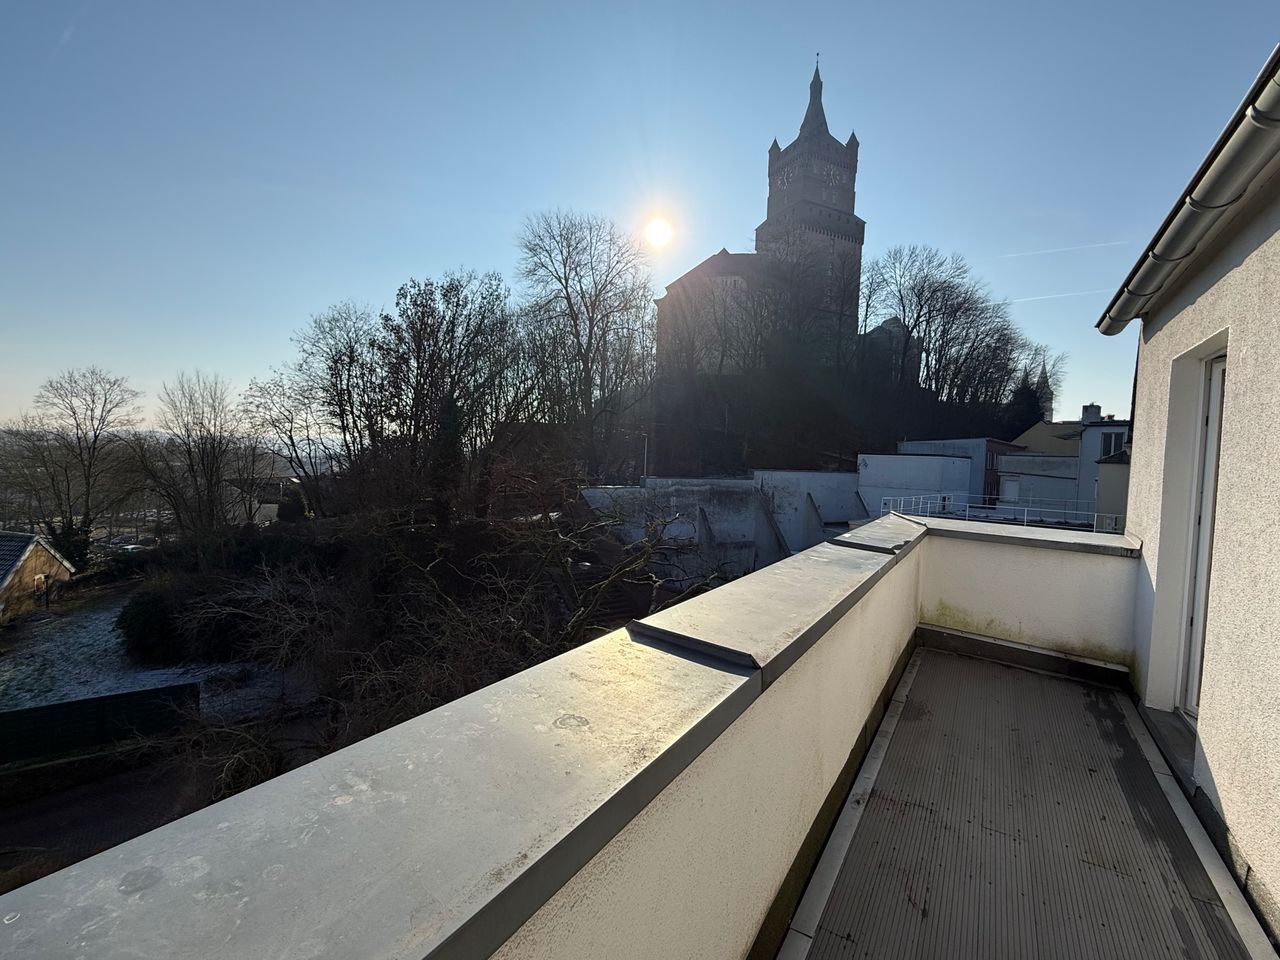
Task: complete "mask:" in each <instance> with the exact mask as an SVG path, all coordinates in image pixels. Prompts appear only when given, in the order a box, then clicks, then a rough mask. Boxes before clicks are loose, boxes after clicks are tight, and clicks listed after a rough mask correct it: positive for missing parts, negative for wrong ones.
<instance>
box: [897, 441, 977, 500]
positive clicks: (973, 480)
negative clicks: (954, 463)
mask: <svg viewBox="0 0 1280 960" xmlns="http://www.w3.org/2000/svg"><path fill="white" fill-rule="evenodd" d="M898 453H907V454H922V453H923V454H942V455H944V456H949V457H968V458H969V493H970V494H972V495H974V496H978V497H980V496H982V488H983V485H984V483H985V481H986V473H987V441H986V439H984V438H981V437H977V438H969V439H960V440H901V441H899V442H898Z"/></svg>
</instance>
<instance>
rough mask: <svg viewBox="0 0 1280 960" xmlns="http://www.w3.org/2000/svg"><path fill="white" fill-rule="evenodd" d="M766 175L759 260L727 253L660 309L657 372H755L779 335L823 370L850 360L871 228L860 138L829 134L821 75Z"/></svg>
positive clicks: (772, 152)
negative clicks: (859, 200)
mask: <svg viewBox="0 0 1280 960" xmlns="http://www.w3.org/2000/svg"><path fill="white" fill-rule="evenodd" d="M768 173H769V199H768V205H767V208H766V213H765V219H764V221H763V222H762V223H761V224H760V225H759V226H758V227H757V228H756V251H755V253H730V252H729V251H728V250H727V249H724V250H721V251H720V252H719V253H717V254H715V255H714V256H711V257H709V258H707V259H706V260H704V261H703V262H702V263H700V264H698V265H697V266H696V267H694V268H693V269H692V270H690V271H689V272H688V273H686V274H684V275H683V276H681V277H680V278H678V279H677V280H675V281H673V282H672V283H671V284H670V285H668V286H667V288H666V293H665V295H664V296H663V297H661V298H660V299H659V300H658V301H657V305H658V362H659V366H660V367H662V368H665V369H667V370H675V369H681V368H684V369H695V370H699V371H704V372H706V371H710V372H717V373H733V372H743V371H746V370H750V369H754V368H756V367H758V366H759V365H761V364H762V363H763V360H764V354H765V352H766V351H767V349H769V347H770V344H771V343H772V342H774V341H776V340H777V338H778V336H779V334H780V333H783V334H788V335H790V336H791V337H792V339H793V340H795V341H796V342H800V341H803V342H804V343H805V344H806V345H807V346H806V349H807V350H808V351H809V357H810V359H811V360H813V361H815V362H817V363H818V364H820V365H825V366H837V367H838V366H840V365H841V358H842V355H851V353H852V350H853V339H854V338H855V337H856V331H857V312H858V292H859V285H860V283H861V274H862V243H863V234H864V232H865V229H866V224H865V223H864V221H863V220H862V219H861V218H860V217H858V215H857V214H856V213H855V212H854V206H855V201H856V196H857V190H856V181H857V175H858V138H857V137H856V136H855V135H853V134H850V135H849V139H848V140H847V141H845V142H843V143H842V142H841V141H840V140H838V139H837V138H836V137H834V136H832V134H831V131H830V129H829V128H828V127H827V117H826V113H825V111H824V110H823V107H822V77H821V75H820V74H819V72H818V69H817V67H815V68H814V71H813V80H812V81H811V82H810V84H809V106H808V109H807V110H806V111H805V115H804V120H803V121H802V122H801V124H800V132H799V134H798V135H797V136H796V138H795V140H794V141H792V143H791V144H790V145H789V146H787V147H780V146H779V145H778V141H777V140H776V139H775V140H774V141H773V144H772V145H771V146H770V147H769V165H768Z"/></svg>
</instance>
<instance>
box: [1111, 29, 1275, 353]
mask: <svg viewBox="0 0 1280 960" xmlns="http://www.w3.org/2000/svg"><path fill="white" fill-rule="evenodd" d="M1277 157H1280V46H1277V47H1275V48H1274V49H1273V50H1272V51H1271V55H1270V56H1269V57H1268V58H1267V62H1266V63H1265V64H1264V65H1263V67H1262V70H1261V72H1259V74H1258V76H1257V79H1255V80H1254V82H1253V85H1252V86H1251V87H1250V88H1249V92H1248V93H1247V94H1245V97H1244V99H1243V100H1242V101H1241V102H1240V105H1239V106H1238V107H1237V108H1236V110H1235V112H1234V113H1233V114H1232V115H1231V119H1230V120H1228V121H1227V125H1226V127H1224V128H1223V131H1222V133H1221V134H1219V136H1218V139H1217V140H1216V141H1215V142H1214V144H1213V147H1212V148H1211V149H1210V150H1209V153H1208V154H1207V155H1206V156H1205V158H1204V160H1203V161H1201V163H1200V166H1199V167H1198V168H1197V170H1196V172H1195V174H1194V175H1193V176H1192V177H1191V182H1190V183H1188V184H1187V187H1186V189H1185V190H1183V191H1182V194H1181V195H1180V196H1179V198H1178V201H1177V203H1175V204H1174V205H1173V209H1172V210H1170V211H1169V214H1168V215H1167V216H1166V217H1165V218H1164V222H1163V223H1161V224H1160V229H1159V230H1157V231H1156V234H1155V236H1154V237H1153V238H1152V239H1151V242H1150V243H1148V244H1147V247H1146V249H1145V250H1144V251H1143V253H1142V255H1141V256H1140V257H1139V258H1138V262H1137V263H1135V264H1134V265H1133V269H1131V270H1130V271H1129V275H1128V276H1127V277H1125V281H1124V283H1123V284H1121V286H1120V289H1119V290H1117V291H1116V293H1115V295H1114V296H1113V297H1112V298H1111V302H1110V303H1109V304H1108V305H1107V309H1106V310H1105V311H1104V312H1103V314H1102V317H1101V318H1100V319H1099V320H1098V322H1097V323H1096V324H1095V326H1096V327H1097V328H1098V330H1099V331H1101V332H1102V333H1103V334H1105V335H1107V336H1112V335H1114V334H1117V333H1119V332H1120V331H1121V330H1123V329H1124V328H1125V327H1126V326H1127V325H1128V323H1129V321H1131V320H1134V319H1136V318H1137V317H1139V316H1142V315H1144V314H1145V313H1147V312H1148V311H1149V310H1150V308H1151V307H1152V306H1153V304H1155V303H1156V302H1157V300H1158V298H1159V297H1160V294H1161V293H1162V292H1164V290H1165V289H1166V288H1167V287H1168V286H1169V284H1170V282H1171V281H1172V280H1173V279H1174V278H1175V277H1176V276H1178V275H1180V274H1181V273H1182V272H1183V271H1184V270H1185V268H1186V267H1187V266H1188V265H1189V264H1190V263H1191V262H1192V261H1193V260H1194V259H1195V257H1196V254H1197V252H1198V251H1199V250H1201V249H1203V247H1204V243H1203V241H1204V240H1205V238H1206V237H1207V236H1208V235H1209V234H1210V233H1211V232H1212V231H1213V229H1214V228H1215V227H1217V226H1219V225H1220V224H1221V223H1223V222H1224V221H1225V218H1226V217H1227V215H1228V214H1229V213H1231V212H1234V209H1235V208H1236V205H1237V203H1238V202H1239V201H1240V200H1241V199H1243V198H1244V197H1245V196H1246V195H1247V194H1248V193H1249V191H1250V188H1251V187H1253V185H1254V184H1255V183H1256V182H1257V180H1258V179H1259V177H1260V175H1261V174H1262V173H1263V171H1264V170H1266V169H1267V168H1268V167H1269V166H1271V165H1272V161H1274V160H1276V158H1277Z"/></svg>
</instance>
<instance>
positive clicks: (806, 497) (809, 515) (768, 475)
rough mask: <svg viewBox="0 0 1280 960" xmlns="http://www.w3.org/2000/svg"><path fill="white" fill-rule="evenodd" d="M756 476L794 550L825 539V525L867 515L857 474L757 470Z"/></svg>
mask: <svg viewBox="0 0 1280 960" xmlns="http://www.w3.org/2000/svg"><path fill="white" fill-rule="evenodd" d="M753 476H754V479H755V482H756V484H757V486H759V488H760V489H761V490H762V491H764V494H765V496H766V497H767V498H768V499H769V502H770V503H772V504H773V516H774V519H775V520H776V521H777V523H778V527H779V529H781V531H782V535H783V536H784V537H785V538H786V541H787V546H788V547H789V548H790V549H791V550H792V551H797V550H806V549H808V548H809V547H811V546H813V545H814V544H815V543H817V542H818V541H819V540H820V539H821V538H822V525H823V524H840V523H848V522H849V521H851V520H862V519H865V518H866V517H867V512H866V510H864V509H863V507H862V501H861V500H859V499H858V475H857V474H856V473H852V472H849V473H834V472H832V473H826V472H822V471H816V470H756V471H755V473H754V474H753ZM815 510H816V513H815Z"/></svg>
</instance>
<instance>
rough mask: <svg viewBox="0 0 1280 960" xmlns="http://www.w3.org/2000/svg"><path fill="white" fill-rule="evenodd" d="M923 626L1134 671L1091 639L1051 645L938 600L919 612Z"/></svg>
mask: <svg viewBox="0 0 1280 960" xmlns="http://www.w3.org/2000/svg"><path fill="white" fill-rule="evenodd" d="M920 620H921V622H922V623H931V624H934V625H935V626H939V627H948V628H950V629H952V630H959V631H962V632H963V633H973V634H977V635H978V636H982V637H993V638H995V639H996V640H1010V641H1013V642H1014V643H1025V644H1027V645H1028V646H1032V647H1044V648H1045V649H1047V650H1056V651H1057V652H1059V653H1069V654H1071V655H1072V656H1076V657H1087V658H1089V659H1090V660H1101V661H1102V662H1103V663H1116V664H1120V665H1121V666H1124V667H1127V668H1128V669H1129V670H1130V671H1132V670H1133V668H1134V664H1133V656H1132V655H1129V656H1121V655H1119V654H1117V653H1116V651H1115V650H1114V649H1113V648H1112V647H1111V646H1109V645H1108V644H1106V643H1103V642H1101V641H1099V640H1096V639H1093V638H1090V637H1080V638H1076V639H1071V640H1055V641H1053V642H1052V644H1048V643H1046V642H1045V640H1044V638H1041V637H1038V636H1036V635H1035V634H1034V633H1031V634H1028V633H1027V631H1026V630H1024V629H1023V628H1022V624H1021V623H1018V624H1009V623H1006V622H1004V621H1003V620H1000V619H998V618H996V617H983V616H979V615H978V614H974V613H971V612H969V611H968V610H965V609H963V608H961V607H958V606H956V605H954V604H951V603H947V602H946V601H945V600H939V601H938V602H937V603H936V604H934V605H933V606H932V607H929V608H924V609H922V610H921V611H920Z"/></svg>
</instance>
